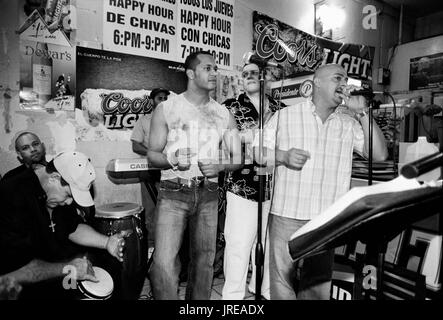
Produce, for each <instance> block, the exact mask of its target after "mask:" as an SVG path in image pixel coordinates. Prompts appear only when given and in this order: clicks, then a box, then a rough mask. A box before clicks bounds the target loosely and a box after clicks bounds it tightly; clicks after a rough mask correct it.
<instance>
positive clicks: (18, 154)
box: [17, 152, 25, 164]
mask: <svg viewBox="0 0 443 320" xmlns="http://www.w3.org/2000/svg"><path fill="white" fill-rule="evenodd" d="M17 160H18V162H20V163H21V164H23V163H25V162H24V161H23V158H22V156H21V155H20V153H18V152H17Z"/></svg>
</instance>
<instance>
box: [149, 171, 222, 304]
mask: <svg viewBox="0 0 443 320" xmlns="http://www.w3.org/2000/svg"><path fill="white" fill-rule="evenodd" d="M217 205H218V186H217V183H216V182H211V181H207V180H204V181H203V182H202V183H200V184H199V185H196V186H192V187H188V186H185V185H181V184H177V183H175V182H171V181H168V180H165V181H161V182H160V192H159V197H158V203H157V208H156V210H157V213H156V215H155V222H156V223H155V251H154V259H153V264H152V267H151V269H150V272H149V273H150V274H149V275H150V280H151V285H152V288H153V294H154V298H155V299H156V300H178V286H179V274H180V268H181V266H180V259H179V256H178V252H179V249H180V247H181V245H182V241H183V234H184V231H185V228H186V225H188V227H189V247H190V248H189V255H190V265H189V270H188V272H189V275H188V285H187V288H186V297H185V298H186V300H209V299H210V297H211V287H212V278H213V263H214V258H215V248H216V238H217Z"/></svg>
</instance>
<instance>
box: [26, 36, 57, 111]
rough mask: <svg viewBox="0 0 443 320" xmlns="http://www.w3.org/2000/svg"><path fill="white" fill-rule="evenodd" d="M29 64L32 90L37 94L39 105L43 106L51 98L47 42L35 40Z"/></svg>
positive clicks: (50, 60)
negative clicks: (30, 65) (30, 66)
mask: <svg viewBox="0 0 443 320" xmlns="http://www.w3.org/2000/svg"><path fill="white" fill-rule="evenodd" d="M31 64H32V86H33V91H34V92H35V93H36V94H37V97H38V101H39V105H40V106H44V105H45V104H46V102H48V101H49V100H50V99H51V89H52V86H51V84H52V58H51V57H50V55H49V50H48V44H46V43H43V42H37V44H36V46H35V50H34V53H33V55H32V57H31Z"/></svg>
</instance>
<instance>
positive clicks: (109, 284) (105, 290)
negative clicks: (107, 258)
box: [78, 267, 114, 300]
mask: <svg viewBox="0 0 443 320" xmlns="http://www.w3.org/2000/svg"><path fill="white" fill-rule="evenodd" d="M93 269H94V273H95V277H96V278H97V279H98V282H92V281H80V282H79V285H78V287H79V289H80V291H81V292H83V294H84V295H85V296H87V297H88V298H92V299H100V300H104V299H107V298H109V297H110V296H111V294H112V291H113V290H114V281H113V280H112V277H111V275H110V274H109V273H108V272H107V271H106V270H104V269H102V268H100V267H93Z"/></svg>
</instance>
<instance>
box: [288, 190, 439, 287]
mask: <svg viewBox="0 0 443 320" xmlns="http://www.w3.org/2000/svg"><path fill="white" fill-rule="evenodd" d="M442 200H443V189H442V188H441V187H425V188H418V189H411V190H406V191H400V192H389V193H378V194H371V195H368V196H363V197H362V198H360V199H358V200H357V201H355V202H353V203H352V204H351V205H349V206H348V207H346V208H345V209H344V210H343V211H341V212H340V213H339V214H337V215H336V216H335V217H334V218H332V219H330V220H329V221H327V222H325V223H323V224H322V225H320V226H319V227H317V228H316V229H314V230H311V231H309V232H307V233H305V234H301V235H300V236H298V237H296V238H293V239H291V240H290V241H289V242H288V244H289V251H290V254H291V257H292V258H293V259H294V260H299V259H302V258H304V257H306V256H309V255H312V254H316V253H320V252H323V251H326V250H331V249H334V248H336V247H339V246H341V245H344V244H346V243H348V242H356V241H357V240H360V241H361V242H363V243H366V245H367V249H368V250H367V254H368V261H370V262H373V263H374V264H375V265H376V266H377V288H381V281H382V274H383V263H384V253H385V251H386V246H387V243H388V242H389V241H390V240H392V239H393V238H394V237H395V236H396V235H397V234H398V233H400V232H401V231H402V230H404V229H405V228H406V227H408V226H409V225H410V224H412V223H414V222H417V221H419V220H422V219H425V218H427V217H429V216H431V215H434V214H436V213H440V210H441V209H440V207H441V202H442Z"/></svg>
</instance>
